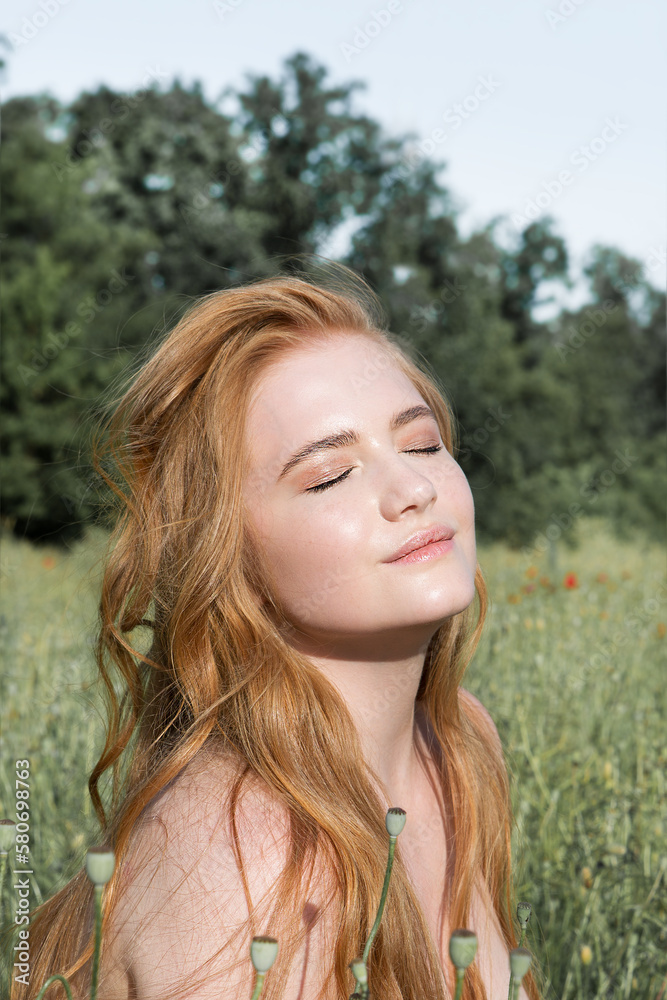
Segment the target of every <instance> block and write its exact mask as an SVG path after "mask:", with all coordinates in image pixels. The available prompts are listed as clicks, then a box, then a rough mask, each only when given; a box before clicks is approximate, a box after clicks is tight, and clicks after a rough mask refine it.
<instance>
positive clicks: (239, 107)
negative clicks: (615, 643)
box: [0, 52, 667, 547]
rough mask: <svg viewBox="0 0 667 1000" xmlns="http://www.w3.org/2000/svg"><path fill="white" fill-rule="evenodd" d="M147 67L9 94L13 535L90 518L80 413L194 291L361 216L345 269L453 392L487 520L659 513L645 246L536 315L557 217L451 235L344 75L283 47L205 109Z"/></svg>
mask: <svg viewBox="0 0 667 1000" xmlns="http://www.w3.org/2000/svg"><path fill="white" fill-rule="evenodd" d="M149 76H150V74H149ZM158 83H159V81H158V79H157V75H155V78H153V79H152V80H150V79H149V78H148V77H147V79H146V80H144V84H145V86H143V87H142V88H141V89H137V90H136V91H134V92H128V93H120V92H116V91H113V90H111V89H109V88H108V87H104V86H102V87H100V88H99V89H98V91H97V92H96V93H82V94H81V95H79V97H78V98H77V99H76V100H74V101H73V102H72V103H71V104H70V105H69V106H67V107H62V106H61V105H60V104H59V103H58V102H57V101H56V100H54V99H53V98H50V97H48V96H37V97H25V98H16V99H14V100H11V101H9V102H7V104H6V105H5V108H4V113H3V122H2V128H3V158H2V163H1V164H0V167H1V170H2V183H3V190H4V194H5V206H6V207H5V223H4V225H5V230H6V238H5V242H4V251H5V252H4V262H3V304H2V308H3V316H2V319H3V331H4V346H3V365H4V384H3V388H2V395H1V397H0V405H1V408H2V413H3V419H4V422H5V423H4V426H5V436H4V439H3V443H2V451H1V453H0V458H1V460H2V472H3V482H4V492H3V497H2V508H1V510H2V515H3V517H4V519H5V523H6V524H8V525H9V526H11V527H13V530H14V531H15V533H16V534H18V535H21V536H27V537H30V538H33V539H45V538H59V539H61V540H66V539H67V538H70V537H76V536H77V535H78V534H79V533H80V532H81V531H82V529H83V525H84V524H85V523H87V522H89V521H91V520H92V519H94V518H95V516H96V512H97V510H98V501H97V499H96V488H95V481H94V478H93V477H91V475H90V470H89V438H90V433H91V429H92V426H93V423H94V419H95V417H96V415H98V414H99V412H100V411H101V410H102V409H103V408H104V406H105V405H106V402H107V400H110V398H111V396H112V394H113V393H114V392H115V391H116V386H117V385H118V383H119V379H120V376H121V373H123V372H124V371H130V370H132V366H134V365H136V364H137V363H138V361H139V359H140V358H141V357H143V356H144V354H145V350H146V347H147V345H148V344H150V343H151V342H152V341H153V339H154V337H155V334H156V333H157V332H160V331H161V330H162V329H163V328H164V327H165V326H170V325H172V324H173V323H174V322H175V321H176V320H177V319H178V318H179V315H180V314H181V313H182V311H183V309H184V308H185V307H186V306H187V305H188V304H189V302H190V301H191V299H192V297H193V296H197V295H200V294H202V293H206V292H210V291H213V290H216V289H220V288H227V287H232V286H234V285H236V284H238V283H241V282H244V281H246V280H250V279H252V278H256V277H261V276H266V275H270V274H275V273H278V272H280V271H281V270H290V269H292V267H293V262H292V261H291V260H290V259H289V255H291V254H303V253H314V252H318V253H322V254H323V255H324V256H329V255H330V253H329V251H328V247H331V246H333V245H334V243H333V242H332V241H333V240H335V238H336V234H337V233H338V231H339V227H341V226H342V227H348V226H356V231H355V233H354V235H353V237H352V241H351V247H350V251H349V253H348V254H347V256H346V257H345V258H344V263H347V264H349V265H350V266H352V267H353V268H355V269H356V270H358V271H359V272H361V273H362V274H363V275H364V276H365V277H366V278H367V280H368V281H369V282H370V283H371V285H372V286H373V287H374V288H375V289H376V291H377V292H378V294H379V295H380V298H381V300H382V302H383V304H384V306H385V308H386V312H387V318H388V324H389V328H390V329H391V330H392V331H393V332H394V333H396V334H397V335H398V336H399V337H400V338H401V339H402V340H403V342H404V343H405V345H406V347H407V348H408V349H409V350H410V351H411V352H412V353H413V354H415V355H416V356H417V357H419V358H423V359H425V360H426V362H427V363H428V364H429V365H430V367H431V369H432V370H433V371H434V373H435V374H436V376H437V377H438V379H439V380H440V382H441V384H442V385H443V386H444V388H445V390H446V392H447V393H448V395H449V397H450V399H451V400H452V403H453V405H454V408H455V411H456V414H457V417H458V420H459V438H460V452H459V461H460V463H461V466H462V468H463V469H464V471H465V473H466V475H467V476H468V478H469V481H470V484H471V487H472V489H473V493H474V497H475V504H476V510H477V523H478V529H479V533H480V537H482V538H486V539H494V538H504V539H505V540H507V541H508V542H510V544H512V545H513V546H515V547H520V546H523V547H526V546H530V545H532V544H536V540H537V541H538V542H539V540H540V539H541V538H544V537H547V532H551V533H552V534H553V533H555V532H556V531H557V530H560V531H561V534H562V537H563V540H564V541H565V543H566V544H573V543H574V542H575V541H576V537H577V536H576V532H572V531H570V530H569V529H562V528H559V525H562V524H563V523H565V522H566V521H567V520H568V519H569V520H570V521H572V520H573V519H574V520H577V519H578V518H579V517H580V516H588V515H589V514H597V513H600V512H604V513H605V514H607V515H608V516H610V517H611V518H612V519H613V521H614V523H615V524H616V525H617V527H618V530H619V531H623V530H626V528H627V526H628V524H632V525H633V526H634V525H641V526H642V527H643V528H645V529H646V530H647V531H649V532H652V533H653V534H654V535H656V536H657V535H658V534H659V533H661V532H662V531H663V530H664V516H665V496H666V495H667V476H666V475H665V469H664V460H663V457H662V455H663V453H664V413H665V368H664V352H665V318H664V314H665V296H664V294H662V293H660V292H657V291H656V290H655V289H654V288H653V287H652V286H651V285H650V284H648V282H647V281H646V278H645V275H644V273H643V269H642V266H641V265H640V264H639V262H637V261H635V260H632V259H631V258H628V257H626V256H624V255H623V254H622V253H621V252H620V251H618V250H616V249H615V248H613V247H601V246H595V247H593V248H592V250H591V253H590V255H589V260H588V261H587V263H586V265H585V269H584V273H585V275H586V277H587V278H588V279H589V281H590V291H591V302H590V303H589V304H586V305H584V306H583V307H582V308H581V309H579V310H577V311H576V312H572V313H569V312H562V313H561V314H560V315H559V316H557V317H556V318H555V319H553V320H552V321H550V322H548V323H544V322H539V321H537V320H536V319H535V309H536V307H538V306H540V305H543V304H544V303H545V302H548V301H550V299H549V295H548V293H549V292H550V291H552V290H553V288H554V283H560V284H561V285H562V286H563V287H566V286H568V285H570V284H571V277H570V275H569V274H568V270H567V268H568V256H567V248H566V246H565V244H564V241H563V239H562V238H561V237H560V236H559V235H558V233H557V232H556V231H555V229H554V222H553V219H552V218H550V217H546V218H544V219H540V220H537V221H535V222H533V223H531V224H530V225H528V226H527V227H526V228H525V230H524V231H523V232H521V233H518V234H515V237H514V239H513V241H512V242H511V245H507V243H503V244H501V242H500V241H499V238H498V236H497V229H498V227H499V226H500V224H501V223H502V222H503V218H502V217H498V218H495V219H493V220H491V222H489V223H488V225H486V226H485V227H484V228H482V229H481V230H480V231H478V232H475V233H473V234H472V235H471V236H470V237H469V238H467V239H463V238H462V237H461V236H460V234H459V233H458V230H457V221H456V216H457V210H456V208H455V201H454V199H453V197H452V195H451V193H450V191H449V190H448V189H447V188H446V187H445V186H443V184H442V183H441V181H440V179H439V175H440V172H441V167H442V165H441V164H437V163H434V162H430V161H428V160H426V159H422V160H421V161H420V162H418V163H416V164H415V163H414V158H411V157H410V155H409V147H408V140H409V138H410V137H409V136H401V137H389V136H386V135H385V134H384V133H383V131H382V129H381V128H380V126H379V125H378V123H377V122H374V121H373V120H372V119H370V118H369V117H368V116H366V115H364V114H361V113H359V112H357V111H356V110H355V108H354V107H353V97H354V93H355V91H357V90H358V89H359V88H361V87H362V86H363V84H362V83H360V82H359V81H351V82H349V83H346V84H336V85H333V84H331V83H330V82H329V81H328V79H327V70H326V69H325V68H324V67H323V66H320V65H318V64H317V63H316V62H315V61H314V60H312V59H311V58H310V57H309V56H308V55H307V54H306V53H303V52H297V53H295V54H294V55H293V56H292V57H290V58H289V59H287V60H286V61H285V64H284V69H283V72H282V73H281V75H280V77H279V78H278V79H275V80H272V79H270V78H269V77H267V76H258V77H250V78H249V79H248V81H247V85H246V86H245V88H243V89H241V90H239V91H234V90H233V89H232V88H227V90H226V91H225V92H223V94H222V95H221V98H220V99H219V101H217V102H215V103H214V104H209V103H207V101H206V100H205V99H204V96H203V94H202V91H201V87H200V86H199V85H198V84H194V85H193V86H192V87H191V88H190V89H189V90H188V89H185V88H184V87H183V86H182V85H181V84H180V82H179V81H178V80H175V81H173V82H172V83H171V84H170V86H168V87H166V88H165V89H162V90H161V89H160V88H159V86H158ZM148 84H150V85H148ZM228 100H233V102H235V105H236V107H235V110H234V111H233V112H232V111H229V110H228V111H224V112H223V110H222V108H223V105H224V106H225V107H226V105H225V101H228ZM619 453H620V454H621V456H630V458H629V459H627V458H626V467H625V469H623V470H622V471H620V472H619V471H614V464H616V466H618V464H619V462H620V461H621V459H619V457H618V456H619ZM634 456H636V457H634ZM612 475H613V476H614V481H613V482H610V483H609V484H607V485H605V482H604V481H602V482H601V481H600V480H601V477H605V478H606V479H611V477H612ZM575 508H576V511H575V513H574V514H572V510H573V509H575Z"/></svg>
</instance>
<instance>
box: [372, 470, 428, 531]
mask: <svg viewBox="0 0 667 1000" xmlns="http://www.w3.org/2000/svg"><path fill="white" fill-rule="evenodd" d="M420 461H422V462H423V463H424V464H425V463H426V462H427V461H428V457H424V456H423V455H394V456H392V458H391V459H390V460H388V463H387V466H386V467H385V469H384V471H383V473H382V475H381V478H380V486H379V490H380V511H381V513H382V515H383V516H384V517H386V518H387V520H390V521H393V520H396V518H398V517H400V516H401V514H402V513H403V511H405V510H410V509H415V510H426V508H427V507H429V506H430V504H432V503H433V501H434V500H435V499H436V498H437V496H438V493H437V490H436V488H435V484H434V482H433V479H432V477H431V476H430V475H429V473H428V470H427V469H425V468H422V469H421V471H420V469H419V468H418V467H417V464H416V463H417V462H420Z"/></svg>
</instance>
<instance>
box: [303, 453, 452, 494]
mask: <svg viewBox="0 0 667 1000" xmlns="http://www.w3.org/2000/svg"><path fill="white" fill-rule="evenodd" d="M438 451H442V445H441V444H434V445H431V447H430V448H409V449H408V451H407V454H408V455H434V454H435V453H436V452H438ZM351 472H352V469H347V471H346V472H344V473H343V474H342V475H340V476H338V477H337V478H336V479H329V480H327V482H326V483H318V484H317V486H309V487H308V489H307V490H306V491H305V492H306V493H320V492H321V491H322V490H328V489H329V487H330V486H335V485H336V483H342V482H343V480H344V479H347V477H348V476H349V474H350V473H351Z"/></svg>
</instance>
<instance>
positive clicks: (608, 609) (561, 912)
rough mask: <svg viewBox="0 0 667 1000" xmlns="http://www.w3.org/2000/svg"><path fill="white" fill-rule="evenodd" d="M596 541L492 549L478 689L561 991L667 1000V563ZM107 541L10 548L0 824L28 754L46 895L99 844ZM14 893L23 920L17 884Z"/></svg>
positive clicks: (563, 998) (35, 884)
mask: <svg viewBox="0 0 667 1000" xmlns="http://www.w3.org/2000/svg"><path fill="white" fill-rule="evenodd" d="M582 533H583V534H584V535H585V538H584V540H583V541H582V544H581V546H580V547H579V548H578V549H577V550H574V551H570V550H566V549H559V550H558V552H557V553H556V554H555V559H556V561H555V562H554V560H553V559H552V560H551V561H550V562H549V561H548V560H547V557H546V556H545V557H540V558H537V559H534V560H533V561H530V560H529V558H528V557H526V556H524V555H521V554H520V553H517V552H510V551H509V550H507V549H506V548H504V547H503V546H500V545H495V546H492V547H489V548H485V549H481V550H480V553H479V557H480V562H481V565H482V568H483V569H484V571H485V575H486V578H487V583H488V587H489V593H490V595H491V601H492V606H491V610H490V613H489V617H488V624H487V629H486V633H485V637H484V639H483V641H482V644H481V646H480V648H479V650H478V652H477V654H476V656H475V659H474V661H473V663H472V664H471V667H470V669H469V672H468V675H467V677H466V681H465V685H466V686H467V687H468V688H469V689H470V690H471V691H473V693H475V694H476V695H477V696H478V697H479V698H480V699H481V700H482V701H483V702H484V704H485V705H486V706H487V707H488V709H489V711H490V712H491V714H492V715H493V717H494V719H495V721H496V724H497V726H498V729H499V731H500V734H501V737H502V738H503V741H504V744H505V746H506V748H507V758H508V764H509V767H510V771H511V773H512V777H513V797H514V803H515V814H516V835H515V856H516V864H517V889H518V896H519V898H521V899H526V900H528V901H530V902H531V903H532V905H533V919H532V921H531V926H530V933H529V938H528V944H529V946H530V947H531V949H532V950H533V951H534V953H535V955H536V956H537V958H538V960H539V962H540V963H541V965H542V968H543V970H544V974H545V977H546V981H547V987H546V995H547V996H548V997H549V1000H556V998H557V1000H574V998H577V1000H593V998H605V1000H612V998H613V1000H621V998H628V997H633V998H639V1000H663V998H666V1000H667V958H666V955H667V798H666V794H665V789H666V785H667V739H666V736H665V733H666V732H667V711H666V702H667V669H666V659H667V657H666V655H665V654H666V651H667V637H666V636H665V632H666V631H667V629H666V623H667V585H666V583H665V556H664V551H663V550H662V548H660V547H659V546H657V545H655V544H648V543H646V542H643V541H637V542H634V543H629V542H624V543H619V542H617V541H615V540H613V539H612V538H611V537H610V536H609V535H608V534H606V532H605V530H604V526H603V525H601V524H595V523H594V522H589V521H587V522H586V524H585V526H584V527H583V531H582ZM103 547H104V536H103V535H102V534H101V533H92V534H91V535H90V536H89V538H88V540H87V541H86V543H82V544H79V545H78V546H76V547H74V548H73V549H72V550H71V551H70V552H69V553H66V554H64V553H63V552H62V551H59V550H55V549H53V550H49V549H45V548H40V549H35V548H32V547H30V546H29V545H28V544H27V543H22V542H19V541H16V540H14V539H12V538H10V537H5V538H4V539H3V552H2V566H3V572H2V590H3V594H2V597H3V601H2V604H3V613H2V618H1V619H0V624H1V632H0V635H1V643H2V657H3V668H2V689H1V690H0V702H1V706H2V737H1V747H2V754H1V762H2V763H1V769H0V817H2V816H6V817H9V818H15V815H14V812H15V787H14V779H15V761H17V760H24V759H25V760H28V761H29V762H30V766H29V770H30V813H31V820H30V824H31V829H30V838H31V840H30V851H31V854H30V860H31V868H32V869H33V871H34V875H32V876H31V877H30V878H31V889H32V896H31V905H33V906H34V905H35V904H36V903H38V902H40V901H41V900H42V899H44V898H48V896H50V895H51V894H52V893H53V892H54V891H56V889H58V888H60V887H61V886H62V885H63V884H64V882H65V881H66V880H67V879H68V878H70V877H71V876H72V875H73V874H74V873H75V872H76V871H77V870H78V869H79V867H80V866H81V865H82V863H83V859H84V855H85V851H86V848H87V846H89V845H91V844H93V843H95V842H96V839H97V828H96V820H95V817H94V815H93V813H92V808H91V806H90V802H89V799H88V795H87V789H86V782H87V777H88V773H89V771H90V769H91V767H92V764H93V762H94V760H95V759H96V756H97V751H98V750H99V748H100V746H101V742H102V731H103V721H102V717H101V714H100V710H99V708H98V707H97V706H98V704H99V702H98V696H97V694H96V690H95V687H94V680H95V673H94V663H93V657H92V651H91V647H90V643H91V639H92V637H93V635H94V628H95V617H96V600H97V589H98V580H99V560H100V557H101V555H102V552H103ZM10 857H11V855H10ZM2 900H3V916H4V918H5V920H7V919H9V920H12V921H13V919H14V911H15V908H16V905H17V896H16V893H15V891H14V889H13V888H12V885H11V880H10V879H9V878H7V879H6V880H5V884H4V886H3V894H2ZM3 976H4V980H3V982H1V983H0V995H2V996H5V995H6V992H7V978H6V976H7V972H6V970H5V972H4V973H3Z"/></svg>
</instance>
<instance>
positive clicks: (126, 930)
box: [100, 759, 322, 1000]
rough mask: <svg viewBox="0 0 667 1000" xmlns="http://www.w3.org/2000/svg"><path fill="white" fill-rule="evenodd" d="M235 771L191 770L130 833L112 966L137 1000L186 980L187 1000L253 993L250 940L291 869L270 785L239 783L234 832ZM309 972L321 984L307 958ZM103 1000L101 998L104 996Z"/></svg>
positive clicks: (200, 766)
mask: <svg viewBox="0 0 667 1000" xmlns="http://www.w3.org/2000/svg"><path fill="white" fill-rule="evenodd" d="M239 773H240V770H239V765H236V764H233V763H231V762H230V761H226V760H221V759H220V760H212V759H209V760H208V761H204V762H203V763H202V762H197V763H194V762H193V763H192V765H188V766H187V767H186V768H185V769H184V770H183V771H182V772H181V773H180V774H179V775H178V777H177V779H175V780H174V781H173V782H171V783H170V785H169V786H167V788H166V789H164V790H163V792H162V793H161V794H160V795H159V796H158V797H157V798H156V799H155V800H154V802H153V803H151V804H150V806H149V807H147V809H146V810H145V812H144V814H142V816H141V818H140V822H139V823H138V824H137V826H136V828H135V831H134V832H133V835H132V838H131V842H130V845H129V849H128V852H127V855H126V856H125V857H124V858H123V863H122V865H121V870H120V873H119V875H120V879H119V895H118V901H117V907H116V909H115V910H114V914H113V920H112V924H113V926H112V928H111V931H112V942H113V943H112V948H113V956H112V955H111V954H110V956H109V968H110V970H111V969H112V967H113V968H116V969H117V968H118V966H119V964H120V965H122V966H123V968H124V969H125V972H126V976H127V980H128V982H131V984H132V992H131V995H132V996H133V997H135V998H136V1000H157V998H162V997H167V996H168V995H169V990H170V988H172V987H175V986H177V984H178V983H181V984H183V983H185V982H187V984H188V989H189V990H191V992H188V994H187V995H188V997H192V998H193V1000H209V998H211V1000H212V998H213V997H215V998H216V1000H225V998H227V997H229V998H230V1000H231V997H232V996H234V997H236V996H238V995H239V994H240V995H243V994H244V993H248V995H249V994H250V992H251V991H252V984H253V978H254V972H253V969H252V965H251V962H250V942H251V939H252V937H253V936H254V935H257V934H269V935H271V934H272V930H273V927H272V925H271V924H267V921H268V920H269V917H270V915H271V914H273V913H274V908H275V906H276V903H277V900H276V899H275V892H273V890H275V887H276V884H277V882H278V880H279V878H280V876H281V874H282V872H283V870H284V868H285V865H286V863H287V861H288V853H289V815H288V812H287V809H286V808H285V807H283V806H282V804H281V803H279V802H278V801H277V799H276V797H275V796H274V795H273V794H272V793H271V791H270V790H269V789H268V787H267V786H265V785H263V783H262V782H261V781H260V780H259V779H257V778H256V777H255V776H251V775H246V776H245V777H244V780H243V783H242V785H241V792H240V794H239V796H238V805H237V809H236V824H235V826H234V827H232V824H231V823H230V818H229V816H230V806H231V801H230V793H231V791H232V788H233V786H234V783H235V780H236V778H237V777H238V776H239ZM239 856H240V857H241V858H242V862H243V874H242V873H241V871H240V870H239V866H238V860H237V859H238V857H239ZM251 916H252V918H253V920H252V921H249V918H250V917H251ZM273 936H278V935H276V934H273ZM315 951H316V952H317V948H316V949H315ZM279 959H280V953H279ZM310 966H311V970H313V974H314V975H316V976H319V975H320V973H321V970H320V969H317V971H315V966H316V963H315V962H314V961H313V960H312V959H311V962H310ZM276 971H278V970H277V969H276ZM303 973H304V970H303V967H302V968H301V969H300V970H299V974H300V975H303ZM278 974H279V975H280V973H278ZM112 975H117V972H115V973H112V972H111V971H110V973H109V976H110V977H111V976H112ZM109 981H110V982H111V978H110V980H109ZM321 985H322V983H321V979H319V981H318V983H317V986H318V988H319V987H320V986H321ZM312 995H313V996H315V992H313V994H312ZM308 997H309V994H308V993H304V994H303V1000H308ZM100 998H101V1000H106V995H105V993H104V992H103V991H101V993H100ZM109 1000H116V998H115V996H114V997H113V998H112V996H111V995H109Z"/></svg>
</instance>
